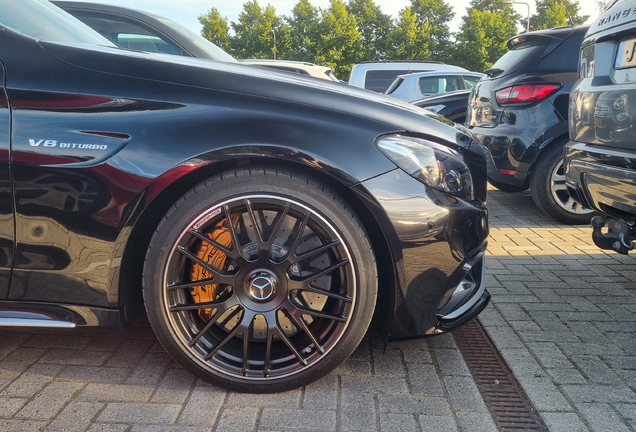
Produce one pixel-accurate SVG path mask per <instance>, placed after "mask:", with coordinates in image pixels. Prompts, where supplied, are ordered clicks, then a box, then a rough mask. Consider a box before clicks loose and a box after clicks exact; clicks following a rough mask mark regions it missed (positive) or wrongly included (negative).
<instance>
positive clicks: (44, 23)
mask: <svg viewBox="0 0 636 432" xmlns="http://www.w3.org/2000/svg"><path fill="white" fill-rule="evenodd" d="M0 23H2V25H3V26H5V27H7V28H8V29H10V30H13V31H15V32H18V33H21V34H23V35H26V36H30V37H32V38H35V39H39V40H43V41H48V42H71V43H86V44H91V45H103V46H111V45H112V46H114V44H112V43H111V42H109V41H108V40H106V39H105V38H103V37H101V36H100V35H99V34H97V33H95V31H93V30H92V29H91V28H89V27H88V26H86V25H85V24H83V23H82V22H81V21H78V20H77V19H75V18H73V17H72V16H71V15H69V14H67V13H66V12H64V11H63V10H62V9H60V8H58V7H57V6H54V5H52V4H51V3H49V2H48V1H46V0H23V1H12V0H1V1H0Z"/></svg>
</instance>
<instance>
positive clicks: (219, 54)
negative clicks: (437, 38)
mask: <svg viewBox="0 0 636 432" xmlns="http://www.w3.org/2000/svg"><path fill="white" fill-rule="evenodd" d="M155 18H157V19H158V20H159V21H161V22H162V23H164V24H165V25H167V26H168V27H171V28H172V29H174V30H175V31H178V32H179V33H181V35H182V36H184V37H186V38H187V39H188V40H189V41H190V42H192V43H193V44H195V45H196V46H197V47H198V48H199V49H200V50H202V51H204V52H205V53H206V54H207V55H208V56H209V57H210V58H211V59H212V60H218V61H225V62H234V63H237V62H238V61H237V60H236V59H235V58H234V57H232V56H231V55H229V54H228V53H226V52H225V51H223V50H222V49H221V48H219V47H218V46H216V45H214V44H213V43H212V42H210V41H209V40H207V39H205V38H204V37H203V36H201V35H200V34H199V33H197V32H195V31H192V30H190V29H189V28H187V27H184V26H182V25H181V24H179V23H177V22H175V21H172V20H171V19H168V18H164V17H160V16H155Z"/></svg>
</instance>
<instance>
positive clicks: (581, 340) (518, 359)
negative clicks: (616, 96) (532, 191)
mask: <svg viewBox="0 0 636 432" xmlns="http://www.w3.org/2000/svg"><path fill="white" fill-rule="evenodd" d="M488 207H489V210H490V224H491V236H490V243H489V255H490V256H489V257H488V260H487V264H486V265H487V275H488V276H487V282H488V284H487V286H488V289H489V291H490V293H491V294H492V296H493V302H492V303H491V305H490V306H489V307H488V308H487V309H486V310H485V311H484V312H483V313H482V315H481V316H480V321H481V322H482V324H483V325H484V326H485V327H486V330H487V331H488V333H489V334H490V336H491V338H492V339H493V341H494V342H495V344H496V346H497V348H498V349H499V350H500V352H501V354H502V355H503V357H504V358H505V359H506V361H507V363H508V364H509V366H510V367H511V369H512V371H513V372H514V374H515V376H516V377H517V379H518V380H519V382H520V383H521V385H522V386H523V388H524V389H525V391H526V393H527V394H528V396H529V397H530V399H531V400H532V402H533V403H534V405H535V406H536V408H537V409H538V410H539V412H540V413H541V415H542V417H543V418H544V420H545V421H546V423H547V425H548V426H549V428H550V431H551V432H575V431H587V430H592V431H599V432H600V431H602V432H607V431H612V432H620V431H633V430H634V429H636V393H634V390H635V389H636V337H635V333H636V297H635V294H636V253H634V254H633V255H630V256H622V255H618V254H616V253H614V252H609V251H608V252H604V251H602V250H600V249H598V248H597V247H596V246H595V245H594V244H593V243H592V239H591V227H589V226H580V227H569V226H565V225H560V224H558V223H556V222H555V221H554V220H552V219H550V218H549V217H547V216H545V215H543V214H542V213H540V212H539V210H538V209H537V208H536V207H535V205H534V203H533V202H532V198H531V197H530V196H529V195H528V194H527V193H519V194H504V193H501V192H499V191H496V190H489V204H488Z"/></svg>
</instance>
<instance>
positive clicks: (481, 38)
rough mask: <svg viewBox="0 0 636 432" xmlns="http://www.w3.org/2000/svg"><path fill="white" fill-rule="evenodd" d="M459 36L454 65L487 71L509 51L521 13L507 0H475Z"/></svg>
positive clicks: (464, 18) (468, 9) (463, 21)
mask: <svg viewBox="0 0 636 432" xmlns="http://www.w3.org/2000/svg"><path fill="white" fill-rule="evenodd" d="M467 11H468V13H467V15H465V16H464V17H463V18H462V24H461V26H460V30H459V33H457V36H456V41H457V45H456V50H455V51H456V55H455V60H454V62H455V64H457V65H460V66H463V67H465V68H467V69H469V70H473V71H479V72H481V71H484V70H486V69H488V68H489V67H491V66H492V65H493V63H494V62H496V61H497V60H498V59H499V57H501V56H502V55H503V54H505V53H506V52H507V51H508V47H507V45H506V42H507V41H508V39H510V38H511V37H512V36H514V35H515V34H517V25H516V23H517V21H519V18H520V16H519V15H518V14H517V13H515V11H514V10H513V9H512V5H510V4H507V3H505V0H472V1H471V3H470V7H469V8H467Z"/></svg>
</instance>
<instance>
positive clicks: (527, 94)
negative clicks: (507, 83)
mask: <svg viewBox="0 0 636 432" xmlns="http://www.w3.org/2000/svg"><path fill="white" fill-rule="evenodd" d="M560 88H561V84H520V85H515V86H512V87H506V88H504V89H501V90H498V91H496V92H495V96H496V97H497V102H499V105H506V104H514V103H529V102H538V101H540V100H543V99H545V98H547V97H548V96H550V95H551V94H552V93H554V92H555V91H557V90H558V89H560Z"/></svg>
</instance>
